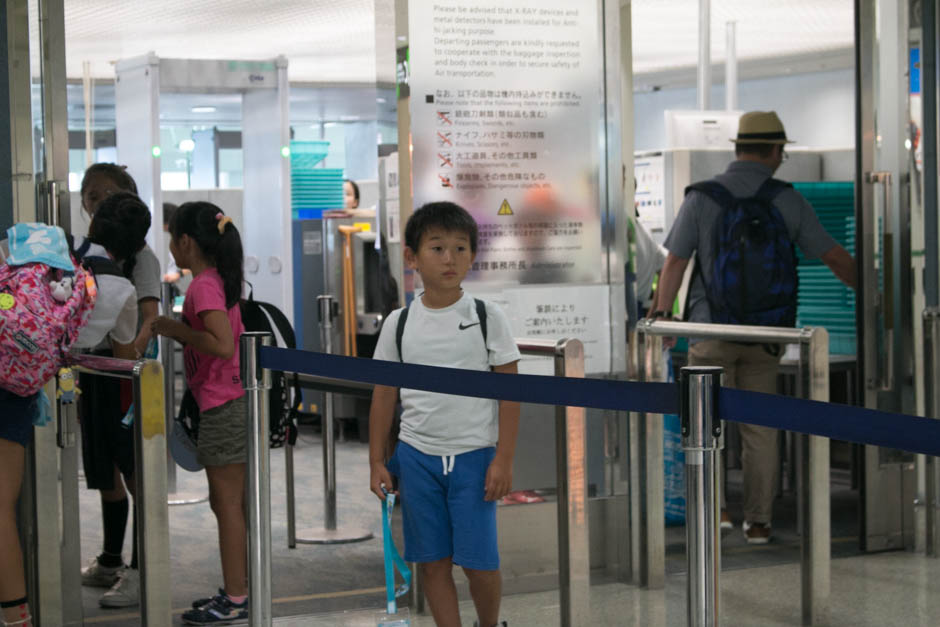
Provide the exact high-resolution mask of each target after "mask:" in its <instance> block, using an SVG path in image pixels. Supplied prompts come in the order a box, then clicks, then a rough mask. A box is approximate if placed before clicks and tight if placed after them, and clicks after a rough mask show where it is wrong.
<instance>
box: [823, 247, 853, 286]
mask: <svg viewBox="0 0 940 627" xmlns="http://www.w3.org/2000/svg"><path fill="white" fill-rule="evenodd" d="M820 259H822V262H823V263H824V264H826V265H827V266H829V269H830V270H832V273H833V274H834V275H836V277H837V278H838V279H839V280H840V281H842V282H843V283H845V284H846V285H848V286H849V287H851V288H852V289H853V290H854V289H858V268H857V267H856V266H855V258H854V257H853V256H852V255H850V254H849V251H847V250H846V249H844V248H842V247H841V246H839V245H838V244H836V245H835V246H833V247H832V248H830V249H829V250H828V251H826V253H825V254H823V256H822V257H820Z"/></svg>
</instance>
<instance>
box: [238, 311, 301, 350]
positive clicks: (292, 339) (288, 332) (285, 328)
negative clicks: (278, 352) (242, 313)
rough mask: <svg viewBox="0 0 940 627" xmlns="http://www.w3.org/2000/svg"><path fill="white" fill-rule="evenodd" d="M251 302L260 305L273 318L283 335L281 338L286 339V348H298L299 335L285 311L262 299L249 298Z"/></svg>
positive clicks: (279, 332) (280, 333)
mask: <svg viewBox="0 0 940 627" xmlns="http://www.w3.org/2000/svg"><path fill="white" fill-rule="evenodd" d="M249 300H250V302H253V303H254V304H256V305H258V307H260V308H261V309H262V310H263V311H264V313H266V314H268V317H269V318H271V321H272V322H273V323H274V326H275V327H277V332H278V334H279V335H280V336H281V339H283V340H284V344H285V346H284V348H290V349H294V348H297V336H296V335H294V329H293V327H291V325H290V321H289V320H288V319H287V316H285V315H284V313H283V312H282V311H281V310H280V309H278V308H277V307H275V306H274V305H272V304H271V303H265V302H262V301H260V300H254V299H249Z"/></svg>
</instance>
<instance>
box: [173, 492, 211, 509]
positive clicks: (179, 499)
mask: <svg viewBox="0 0 940 627" xmlns="http://www.w3.org/2000/svg"><path fill="white" fill-rule="evenodd" d="M208 500H209V495H208V494H206V493H205V492H187V491H185V490H184V491H181V492H171V493H170V494H167V496H166V504H167V505H195V504H197V503H205V502H206V501H208Z"/></svg>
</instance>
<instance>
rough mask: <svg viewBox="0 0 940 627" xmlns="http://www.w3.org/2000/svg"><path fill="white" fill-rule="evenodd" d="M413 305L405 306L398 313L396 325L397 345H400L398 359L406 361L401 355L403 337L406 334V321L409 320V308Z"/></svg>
mask: <svg viewBox="0 0 940 627" xmlns="http://www.w3.org/2000/svg"><path fill="white" fill-rule="evenodd" d="M409 309H411V305H408V306H407V307H404V308H403V309H402V310H401V313H400V314H398V326H396V327H395V346H397V347H398V361H405V360H404V358H403V357H402V356H401V339H402V337H404V335H405V322H406V321H407V320H408V310H409Z"/></svg>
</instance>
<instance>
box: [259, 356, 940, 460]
mask: <svg viewBox="0 0 940 627" xmlns="http://www.w3.org/2000/svg"><path fill="white" fill-rule="evenodd" d="M260 362H261V367H262V368H268V369H270V370H283V371H285V372H299V373H302V374H309V375H314V376H319V377H329V378H334V379H344V380H348V381H358V382H360V383H371V384H374V385H387V386H390V387H399V388H409V389H413V390H426V391H429V392H439V393H441V394H454V395H457V396H473V397H477V398H494V399H499V400H506V401H518V402H521V403H539V404H544V405H567V406H570V407H591V408H594V409H610V410H614V411H634V412H646V413H653V414H676V413H678V412H679V390H678V386H677V385H676V384H675V383H637V382H633V381H613V380H606V379H579V378H573V377H552V376H541V375H531V374H504V373H498V372H482V371H475V370H462V369H460V368H441V367H436V366H423V365H419V364H403V363H400V362H397V361H396V362H391V361H378V360H372V359H362V358H356V357H341V356H339V355H328V354H325V353H314V352H310V351H299V350H290V349H286V348H275V347H262V348H261V359H260ZM718 412H719V415H720V417H721V418H722V419H723V420H731V421H733V422H743V423H746V424H753V425H761V426H765V427H773V428H775V429H784V430H786V431H797V432H799V433H808V434H812V435H821V436H824V437H827V438H833V439H837V440H846V441H849V442H857V443H859V444H873V445H875V446H885V447H889V448H898V449H901V450H905V451H911V452H914V453H924V454H926V455H933V456H940V420H932V419H928V418H920V417H918V416H909V415H907V414H894V413H889V412H882V411H877V410H874V409H865V408H863V407H852V406H849V405H837V404H834V403H823V402H820V401H808V400H803V399H798V398H793V397H790V396H778V395H775V394H762V393H759V392H746V391H744V390H732V389H729V388H722V389H721V394H720V396H719V399H718Z"/></svg>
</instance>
